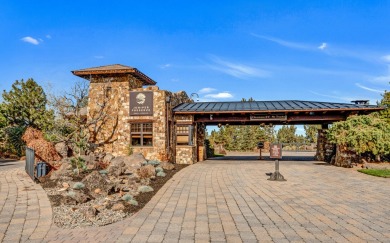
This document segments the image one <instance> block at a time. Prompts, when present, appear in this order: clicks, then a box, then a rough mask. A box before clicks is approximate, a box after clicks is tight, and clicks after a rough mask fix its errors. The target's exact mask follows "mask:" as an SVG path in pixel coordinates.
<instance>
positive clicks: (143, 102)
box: [130, 91, 153, 116]
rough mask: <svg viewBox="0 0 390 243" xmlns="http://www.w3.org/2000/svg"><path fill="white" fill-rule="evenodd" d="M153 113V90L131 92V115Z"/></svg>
mask: <svg viewBox="0 0 390 243" xmlns="http://www.w3.org/2000/svg"><path fill="white" fill-rule="evenodd" d="M152 115H153V92H150V91H148V92H130V116H152Z"/></svg>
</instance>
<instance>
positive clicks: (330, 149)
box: [315, 126, 336, 163]
mask: <svg viewBox="0 0 390 243" xmlns="http://www.w3.org/2000/svg"><path fill="white" fill-rule="evenodd" d="M323 127H324V126H323ZM326 130H327V129H318V136H317V152H316V155H315V159H316V160H318V161H325V162H328V163H330V162H331V160H332V157H333V156H334V155H335V153H336V151H335V145H334V144H332V143H329V142H328V139H327V138H326Z"/></svg>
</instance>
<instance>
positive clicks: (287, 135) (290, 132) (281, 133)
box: [276, 125, 297, 143]
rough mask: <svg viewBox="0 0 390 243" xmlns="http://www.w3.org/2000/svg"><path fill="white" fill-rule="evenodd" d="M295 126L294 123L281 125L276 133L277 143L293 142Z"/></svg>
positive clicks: (294, 139)
mask: <svg viewBox="0 0 390 243" xmlns="http://www.w3.org/2000/svg"><path fill="white" fill-rule="evenodd" d="M296 130H297V128H296V127H295V126H294V125H290V126H289V125H283V126H282V127H281V128H280V129H279V130H278V133H277V135H276V136H277V139H278V141H279V143H295V142H296V135H295V132H296Z"/></svg>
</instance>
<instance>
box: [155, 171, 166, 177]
mask: <svg viewBox="0 0 390 243" xmlns="http://www.w3.org/2000/svg"><path fill="white" fill-rule="evenodd" d="M157 176H160V177H165V176H166V174H165V172H163V171H160V172H158V173H157Z"/></svg>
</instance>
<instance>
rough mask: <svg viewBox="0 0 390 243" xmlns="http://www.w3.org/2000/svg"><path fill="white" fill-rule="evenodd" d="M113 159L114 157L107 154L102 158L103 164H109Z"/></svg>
mask: <svg viewBox="0 0 390 243" xmlns="http://www.w3.org/2000/svg"><path fill="white" fill-rule="evenodd" d="M114 158H115V156H114V155H112V154H110V153H107V154H106V155H105V156H104V157H103V162H104V163H107V164H108V163H110V162H111V161H112V160H113V159H114Z"/></svg>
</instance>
